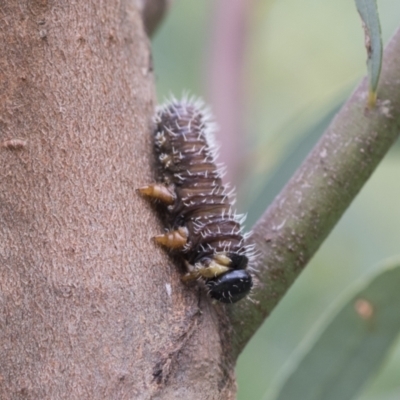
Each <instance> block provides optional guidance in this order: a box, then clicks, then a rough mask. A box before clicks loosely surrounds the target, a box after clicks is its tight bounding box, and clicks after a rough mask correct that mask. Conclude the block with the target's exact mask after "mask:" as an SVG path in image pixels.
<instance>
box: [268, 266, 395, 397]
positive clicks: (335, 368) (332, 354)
mask: <svg viewBox="0 0 400 400" xmlns="http://www.w3.org/2000/svg"><path fill="white" fill-rule="evenodd" d="M399 289H400V261H399V260H397V261H396V263H393V262H392V263H391V265H389V266H388V267H386V268H385V269H384V270H383V271H382V270H381V272H380V273H379V274H378V275H377V276H375V277H374V278H372V279H371V280H370V281H369V282H367V283H366V284H363V285H362V287H360V286H358V287H357V288H353V289H352V291H351V293H348V294H347V295H345V296H344V299H343V298H342V299H341V301H340V303H339V305H338V306H337V307H335V310H338V311H336V312H332V313H330V314H328V316H329V317H330V318H329V320H328V322H326V323H325V324H324V328H322V329H319V333H317V334H314V335H312V337H311V340H310V339H309V340H307V341H306V342H305V343H303V344H302V345H301V346H300V347H299V349H298V351H297V352H296V355H295V356H294V357H292V360H291V363H290V364H289V365H287V366H286V369H285V370H284V371H283V374H281V379H280V381H279V382H278V383H277V384H275V387H272V388H271V389H272V390H271V391H270V392H269V393H268V396H267V399H268V400H272V399H273V400H298V399H307V400H349V399H352V398H354V396H355V395H356V394H357V393H358V392H359V391H360V389H361V388H362V387H363V386H364V385H365V384H366V383H367V382H368V380H369V379H370V377H371V375H373V374H374V373H375V372H376V371H377V370H378V368H379V367H380V365H381V364H382V361H383V360H384V358H385V356H386V355H387V353H388V351H389V349H390V348H391V346H392V345H393V343H394V341H395V340H396V338H397V336H398V333H399V332H400V290H399Z"/></svg>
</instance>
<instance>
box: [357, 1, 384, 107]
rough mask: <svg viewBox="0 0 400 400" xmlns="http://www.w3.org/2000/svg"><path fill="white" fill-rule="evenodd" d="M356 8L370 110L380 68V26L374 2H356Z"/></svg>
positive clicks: (373, 103) (373, 101)
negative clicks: (362, 39) (359, 17)
mask: <svg viewBox="0 0 400 400" xmlns="http://www.w3.org/2000/svg"><path fill="white" fill-rule="evenodd" d="M356 6H357V10H358V12H359V14H360V16H361V20H362V24H363V28H364V34H365V47H366V49H367V55H368V58H367V67H368V77H369V94H368V107H369V108H372V107H374V106H375V103H376V96H377V87H378V82H379V75H380V73H381V66H382V54H383V46H382V37H381V26H380V22H379V15H378V7H377V5H376V0H356Z"/></svg>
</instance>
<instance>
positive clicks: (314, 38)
mask: <svg viewBox="0 0 400 400" xmlns="http://www.w3.org/2000/svg"><path fill="white" fill-rule="evenodd" d="M217 3H218V1H217V0H203V1H198V0H175V2H174V4H173V6H172V8H171V10H170V13H169V15H168V17H167V18H166V20H165V21H164V23H163V25H162V26H161V27H160V29H159V30H158V32H157V33H156V34H155V36H154V38H153V56H154V64H155V74H156V84H157V92H158V96H159V100H160V101H162V100H163V99H164V98H165V97H167V96H168V95H169V94H171V93H173V94H174V95H175V96H177V97H179V96H180V95H181V94H182V93H183V92H184V91H185V90H188V91H189V93H191V94H195V95H198V96H201V97H203V98H204V99H205V100H206V101H207V102H208V103H211V106H213V101H215V98H214V97H213V96H212V95H211V94H210V93H211V92H212V91H211V90H210V80H209V77H210V74H211V72H210V70H212V68H215V66H214V67H213V66H212V62H210V59H212V56H211V48H212V46H213V41H214V40H215V36H213V35H214V34H215V32H216V31H217V27H218V24H220V23H223V21H221V20H220V18H223V14H221V13H220V14H218V17H216V15H217V13H216V5H217ZM245 3H246V15H247V19H246V26H247V29H245V31H244V33H245V34H244V46H243V59H242V63H243V70H242V74H241V76H240V79H241V82H240V85H241V87H242V94H243V100H242V101H241V105H242V107H241V109H242V110H243V111H242V113H241V115H240V118H241V127H242V131H243V132H242V134H243V137H244V140H245V142H244V143H245V144H244V146H241V147H240V149H241V151H240V154H235V155H234V157H235V158H236V159H237V160H239V161H238V163H239V165H240V171H241V173H240V174H237V175H235V177H236V181H235V182H234V183H235V185H236V187H237V191H238V198H239V202H238V208H239V211H240V212H247V213H248V220H247V226H248V228H251V225H252V224H253V223H254V222H255V221H256V220H257V218H258V217H259V216H260V214H261V213H262V211H263V210H264V209H265V208H266V207H267V206H268V204H269V203H270V202H271V201H272V199H273V198H274V196H275V195H276V194H277V193H278V192H279V190H280V189H281V188H282V187H283V185H284V184H285V183H286V182H287V180H288V179H289V178H290V176H291V174H292V173H293V171H294V170H295V169H296V168H297V166H298V165H299V164H300V162H301V161H302V159H303V158H304V157H305V155H306V154H307V152H308V151H309V149H310V148H311V147H312V146H313V144H314V143H315V141H316V140H317V139H318V137H319V136H320V135H321V134H322V132H323V130H324V128H325V127H326V125H327V124H328V123H329V121H330V119H331V118H332V116H333V115H334V113H335V112H336V111H337V110H338V109H339V108H340V105H341V103H342V102H343V101H344V100H345V98H346V97H347V96H348V95H349V94H350V93H351V91H352V90H353V89H354V87H355V86H356V85H357V83H358V82H359V81H360V79H361V77H362V76H363V75H365V73H366V64H365V62H366V52H365V48H364V34H363V30H362V27H361V21H360V18H359V16H358V13H357V11H356V8H355V4H354V2H353V1H349V0H336V1H317V0H303V1H301V2H299V1H295V0H280V1H276V2H274V1H267V0H266V1H258V2H256V1H247V2H246V1H245ZM378 8H379V13H380V18H381V25H382V36H383V40H384V43H386V42H387V41H388V40H389V38H390V37H391V35H392V34H393V33H394V31H395V29H396V27H397V26H399V25H400V17H399V16H400V2H399V1H398V0H382V1H378ZM378 96H379V92H378ZM224 140H225V141H226V138H225V139H224ZM223 145H224V144H223ZM399 177H400V146H399V144H398V143H397V145H395V146H394V147H393V148H392V150H391V151H390V153H389V154H388V155H387V156H386V158H385V159H384V160H383V162H382V163H381V165H380V166H379V168H378V169H377V170H376V172H375V173H374V174H373V176H372V178H371V179H370V180H369V182H368V183H367V185H366V186H365V187H364V188H363V190H362V192H361V193H360V194H359V196H358V197H357V198H356V200H355V201H354V202H353V204H352V205H351V207H350V208H349V209H348V210H347V212H346V213H345V215H344V217H343V218H342V220H341V221H340V222H339V224H338V225H337V226H336V228H335V229H334V231H333V232H332V234H331V235H330V236H329V238H328V239H327V240H326V242H325V243H324V245H323V246H322V247H321V249H320V250H319V251H318V253H317V254H316V256H315V257H314V258H313V260H312V261H311V263H310V264H309V265H308V267H307V268H306V270H305V272H304V273H303V274H302V275H301V277H300V278H299V279H298V280H297V282H296V283H295V285H294V286H293V287H292V288H291V289H290V291H289V292H288V294H287V295H286V296H285V298H284V299H283V300H282V301H281V303H280V304H279V306H278V307H277V308H276V309H275V310H274V312H273V314H272V315H271V316H270V317H269V318H268V320H267V321H266V322H265V323H264V325H263V326H262V328H261V329H260V330H259V331H258V333H257V334H256V335H255V337H254V338H253V339H252V341H251V342H250V343H249V345H248V346H247V347H246V349H245V351H244V353H243V354H242V355H241V357H240V359H239V363H238V366H237V378H238V385H239V390H238V399H263V398H264V396H265V394H266V392H267V390H268V387H269V386H270V384H271V382H273V381H274V380H275V379H277V377H278V376H279V372H280V370H281V369H282V367H283V365H284V364H285V363H287V362H288V360H290V356H291V354H292V353H293V351H294V350H295V349H296V347H297V346H298V345H299V343H300V342H301V341H302V340H304V338H306V337H307V334H309V332H310V331H311V330H312V328H313V326H314V325H315V323H317V321H318V320H320V319H321V318H323V317H324V315H325V312H326V309H327V307H328V306H329V305H330V304H331V303H332V302H333V301H334V300H335V299H336V298H337V297H338V296H339V295H340V294H341V293H342V292H343V291H344V290H346V289H347V288H348V287H349V286H350V285H352V284H354V282H356V281H358V280H359V279H360V278H362V277H363V276H366V275H370V274H371V273H373V272H374V269H376V268H377V265H378V263H379V262H380V261H381V260H382V259H385V258H387V257H390V256H394V255H398V254H400V200H399V199H400V184H399ZM399 288H400V284H399ZM399 312H400V310H399ZM357 399H359V400H378V399H379V400H389V399H390V400H392V399H393V400H394V399H400V341H398V345H397V346H395V348H393V350H392V351H391V353H390V355H389V356H388V357H387V359H386V362H385V363H384V365H383V366H382V368H381V369H380V372H379V374H378V375H377V376H376V377H374V378H373V379H371V381H370V383H369V384H368V385H367V386H366V387H365V388H364V390H363V392H362V393H361V394H360V395H359V396H358V397H357Z"/></svg>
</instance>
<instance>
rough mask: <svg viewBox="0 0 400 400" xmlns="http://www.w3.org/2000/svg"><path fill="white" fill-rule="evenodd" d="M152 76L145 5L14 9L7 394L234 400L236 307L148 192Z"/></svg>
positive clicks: (3, 316) (2, 117) (57, 2)
mask: <svg viewBox="0 0 400 400" xmlns="http://www.w3.org/2000/svg"><path fill="white" fill-rule="evenodd" d="M153 79H154V78H153V74H152V65H151V52H150V44H149V40H148V38H147V36H146V34H145V32H144V28H143V24H142V21H141V16H140V13H139V11H138V9H137V8H136V7H135V3H134V2H132V1H126V0H122V1H116V0H109V1H102V0H100V1H94V0H87V1H80V2H77V1H69V2H65V1H61V0H53V1H47V0H36V1H32V0H31V1H28V0H25V1H18V2H16V1H12V0H5V1H3V2H1V3H0V87H1V96H0V135H1V136H0V140H1V143H2V145H1V148H0V157H1V170H0V187H1V188H0V197H1V198H0V221H1V223H0V260H1V264H0V273H1V277H0V359H1V363H0V398H1V399H17V398H18V399H20V398H26V399H229V398H233V397H234V392H235V382H234V377H233V361H232V360H231V359H230V358H229V356H227V354H228V355H229V354H231V353H232V352H231V350H230V348H229V346H230V339H229V336H230V334H229V325H228V323H227V319H226V313H225V312H224V308H223V307H222V306H220V305H215V306H214V305H211V304H210V302H209V299H208V298H206V297H205V295H204V293H203V292H202V291H199V290H198V289H197V288H196V287H192V288H187V287H185V286H184V285H183V284H182V283H181V282H180V271H179V270H178V268H177V266H176V263H174V261H173V260H172V259H171V258H169V257H168V255H167V253H166V252H165V251H163V250H162V249H159V248H158V247H156V246H155V245H154V243H153V242H152V241H151V240H150V237H151V236H153V235H154V234H157V233H159V232H160V230H161V229H162V227H161V226H160V223H159V220H158V218H157V215H156V213H155V212H154V209H153V208H152V206H151V205H150V204H148V202H146V201H145V200H144V199H142V198H140V197H139V196H138V195H137V193H136V192H135V189H136V188H137V187H139V186H142V185H144V184H147V183H149V182H151V181H152V180H153V173H152V165H151V162H150V161H149V160H151V152H152V148H151V116H152V114H153V112H154V105H155V94H154V82H153ZM200 310H201V311H200Z"/></svg>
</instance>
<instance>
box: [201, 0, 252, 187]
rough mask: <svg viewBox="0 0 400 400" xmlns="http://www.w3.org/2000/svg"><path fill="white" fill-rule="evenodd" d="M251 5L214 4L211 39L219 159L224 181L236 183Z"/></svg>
mask: <svg viewBox="0 0 400 400" xmlns="http://www.w3.org/2000/svg"><path fill="white" fill-rule="evenodd" d="M251 5H252V2H249V1H248V0H218V1H216V2H215V4H214V8H215V15H214V22H213V32H212V34H211V37H210V41H211V51H210V53H211V54H210V55H211V57H210V61H209V66H208V68H209V92H210V98H211V106H212V109H213V112H214V114H215V117H216V121H218V127H219V129H218V139H219V141H220V142H221V143H222V144H223V146H222V147H221V149H220V151H219V153H220V154H219V157H218V158H219V161H221V162H222V163H223V164H225V165H226V167H227V175H226V181H227V182H232V183H237V173H238V167H239V165H238V164H239V160H240V157H239V154H240V153H241V146H242V145H243V143H242V139H243V137H244V136H243V134H242V131H243V87H242V84H243V77H242V73H243V64H244V60H245V57H244V50H245V42H246V38H247V28H248V24H247V22H248V14H249V9H250V7H251ZM224 180H225V179H224Z"/></svg>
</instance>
